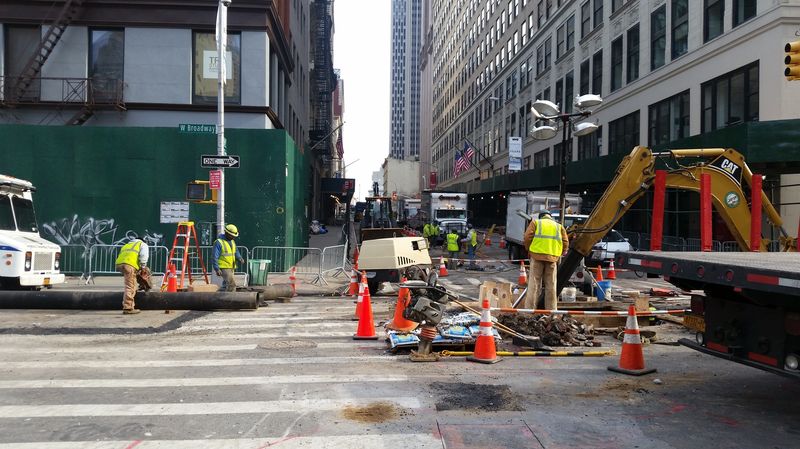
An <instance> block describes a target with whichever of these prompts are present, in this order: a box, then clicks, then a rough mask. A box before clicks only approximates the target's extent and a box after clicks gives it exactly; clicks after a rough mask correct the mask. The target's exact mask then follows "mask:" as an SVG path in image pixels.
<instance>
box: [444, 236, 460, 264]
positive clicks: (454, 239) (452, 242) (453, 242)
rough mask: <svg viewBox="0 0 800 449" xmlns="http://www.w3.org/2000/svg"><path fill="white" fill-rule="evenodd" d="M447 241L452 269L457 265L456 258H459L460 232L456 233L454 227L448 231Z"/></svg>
mask: <svg viewBox="0 0 800 449" xmlns="http://www.w3.org/2000/svg"><path fill="white" fill-rule="evenodd" d="M445 241H446V242H447V251H448V252H449V253H450V260H449V265H450V268H451V269H454V268H455V267H456V259H458V249H459V244H458V234H456V231H455V230H454V229H450V230H449V231H447V236H446V237H445Z"/></svg>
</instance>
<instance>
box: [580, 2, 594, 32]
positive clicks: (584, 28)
mask: <svg viewBox="0 0 800 449" xmlns="http://www.w3.org/2000/svg"><path fill="white" fill-rule="evenodd" d="M591 10H592V6H591V0H586V2H584V3H583V4H582V5H581V38H584V37H586V35H587V34H589V32H590V31H592V11H591Z"/></svg>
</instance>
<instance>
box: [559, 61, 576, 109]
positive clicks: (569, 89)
mask: <svg viewBox="0 0 800 449" xmlns="http://www.w3.org/2000/svg"><path fill="white" fill-rule="evenodd" d="M574 95H575V76H574V75H573V73H572V70H570V71H569V73H567V74H566V76H564V107H563V108H562V110H563V111H564V112H566V113H571V112H572V103H573V98H572V97H573V96H574Z"/></svg>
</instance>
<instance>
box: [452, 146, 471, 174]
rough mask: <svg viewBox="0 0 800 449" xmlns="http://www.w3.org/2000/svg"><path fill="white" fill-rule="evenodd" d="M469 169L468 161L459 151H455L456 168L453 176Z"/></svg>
mask: <svg viewBox="0 0 800 449" xmlns="http://www.w3.org/2000/svg"><path fill="white" fill-rule="evenodd" d="M468 168H469V161H468V160H467V158H466V157H465V156H464V155H463V154H461V152H460V151H456V167H455V175H456V176H458V175H459V174H460V173H461V172H462V171H466V170H467V169H468Z"/></svg>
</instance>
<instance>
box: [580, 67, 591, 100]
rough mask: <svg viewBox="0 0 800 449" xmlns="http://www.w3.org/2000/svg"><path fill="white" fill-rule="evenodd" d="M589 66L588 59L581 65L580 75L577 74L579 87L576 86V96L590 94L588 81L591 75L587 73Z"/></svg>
mask: <svg viewBox="0 0 800 449" xmlns="http://www.w3.org/2000/svg"><path fill="white" fill-rule="evenodd" d="M589 64H590V60H589V59H587V60H585V61H583V62H582V63H581V66H580V73H579V74H578V77H579V78H580V86H578V95H584V94H588V93H591V91H590V90H589V80H590V79H591V73H590V72H589Z"/></svg>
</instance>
